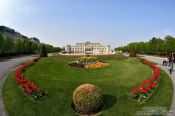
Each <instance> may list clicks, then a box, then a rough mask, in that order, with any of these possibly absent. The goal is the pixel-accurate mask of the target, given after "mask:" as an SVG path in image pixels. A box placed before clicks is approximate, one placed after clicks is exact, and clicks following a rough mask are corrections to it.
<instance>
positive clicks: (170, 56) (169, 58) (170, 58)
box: [168, 53, 172, 66]
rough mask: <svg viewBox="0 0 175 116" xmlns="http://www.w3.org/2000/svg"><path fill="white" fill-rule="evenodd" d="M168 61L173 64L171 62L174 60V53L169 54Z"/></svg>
mask: <svg viewBox="0 0 175 116" xmlns="http://www.w3.org/2000/svg"><path fill="white" fill-rule="evenodd" d="M168 60H169V61H168V62H169V66H170V65H171V62H172V55H171V53H170V54H169V56H168Z"/></svg>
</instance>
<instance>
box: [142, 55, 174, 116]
mask: <svg viewBox="0 0 175 116" xmlns="http://www.w3.org/2000/svg"><path fill="white" fill-rule="evenodd" d="M143 57H144V58H145V59H147V60H149V61H152V62H155V63H157V64H159V67H160V68H161V69H163V70H164V71H165V72H167V74H168V75H169V76H170V78H171V80H172V83H173V100H172V104H171V108H170V111H172V112H173V113H174V115H173V116H175V71H173V72H172V74H171V75H170V72H169V69H170V67H168V66H162V62H163V60H164V58H162V57H156V56H147V55H143ZM171 116H172V115H171Z"/></svg>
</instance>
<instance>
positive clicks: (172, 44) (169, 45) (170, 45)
mask: <svg viewBox="0 0 175 116" xmlns="http://www.w3.org/2000/svg"><path fill="white" fill-rule="evenodd" d="M164 40H165V45H166V51H167V52H173V51H175V38H174V37H172V36H170V35H168V36H166V37H165V38H164Z"/></svg>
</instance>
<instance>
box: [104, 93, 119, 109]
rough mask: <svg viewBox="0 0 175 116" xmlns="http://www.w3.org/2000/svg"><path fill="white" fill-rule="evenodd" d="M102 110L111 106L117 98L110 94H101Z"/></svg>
mask: <svg viewBox="0 0 175 116" xmlns="http://www.w3.org/2000/svg"><path fill="white" fill-rule="evenodd" d="M103 99H104V110H107V109H109V108H111V107H113V106H114V105H115V104H116V103H117V98H116V97H115V96H113V95H110V94H103Z"/></svg>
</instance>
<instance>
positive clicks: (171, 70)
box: [170, 53, 175, 74]
mask: <svg viewBox="0 0 175 116" xmlns="http://www.w3.org/2000/svg"><path fill="white" fill-rule="evenodd" d="M174 60H175V57H174V53H172V54H171V62H170V74H172V72H173V67H174Z"/></svg>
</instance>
